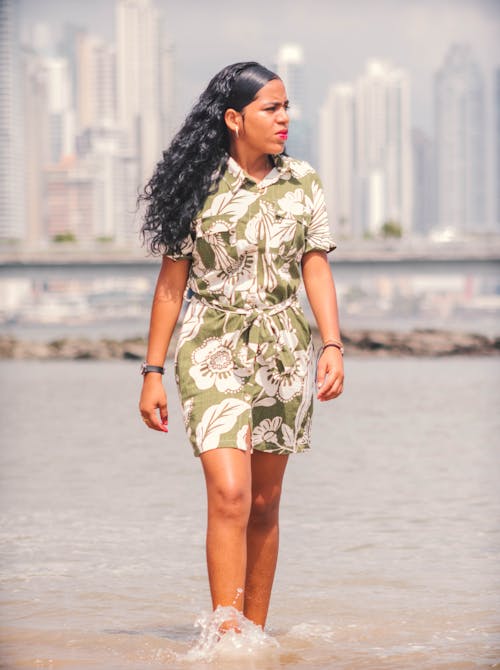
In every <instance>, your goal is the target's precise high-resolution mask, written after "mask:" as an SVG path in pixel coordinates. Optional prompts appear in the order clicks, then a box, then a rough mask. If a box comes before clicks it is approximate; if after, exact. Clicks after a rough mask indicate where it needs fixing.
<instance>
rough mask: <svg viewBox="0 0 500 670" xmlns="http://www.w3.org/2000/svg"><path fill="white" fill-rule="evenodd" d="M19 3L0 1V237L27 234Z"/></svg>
mask: <svg viewBox="0 0 500 670" xmlns="http://www.w3.org/2000/svg"><path fill="white" fill-rule="evenodd" d="M18 11H19V3H18V2H14V0H2V1H1V2H0V239H3V240H19V239H22V238H24V236H25V222H24V198H23V197H20V196H21V194H22V192H23V190H22V186H23V143H22V137H23V133H22V130H23V128H22V113H21V112H22V107H21V84H20V82H21V59H20V49H19V37H18Z"/></svg>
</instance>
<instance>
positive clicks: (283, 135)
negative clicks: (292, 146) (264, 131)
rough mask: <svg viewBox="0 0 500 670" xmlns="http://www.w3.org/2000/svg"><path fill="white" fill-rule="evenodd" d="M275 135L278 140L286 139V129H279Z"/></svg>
mask: <svg viewBox="0 0 500 670" xmlns="http://www.w3.org/2000/svg"><path fill="white" fill-rule="evenodd" d="M276 135H277V136H278V137H279V138H280V140H286V139H287V138H288V131H287V130H281V131H280V132H279V133H276Z"/></svg>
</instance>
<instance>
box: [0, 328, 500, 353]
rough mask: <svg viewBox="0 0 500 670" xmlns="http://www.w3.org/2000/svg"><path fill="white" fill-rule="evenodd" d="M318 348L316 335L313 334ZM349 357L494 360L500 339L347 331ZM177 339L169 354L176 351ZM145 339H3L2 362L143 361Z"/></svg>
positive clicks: (0, 345)
mask: <svg viewBox="0 0 500 670" xmlns="http://www.w3.org/2000/svg"><path fill="white" fill-rule="evenodd" d="M313 337H314V340H315V343H316V344H319V335H318V333H317V331H314V332H313ZM342 338H343V341H344V344H345V349H346V355H352V356H430V357H438V356H492V355H499V354H500V337H487V336H486V335H478V334H474V333H456V332H450V331H446V330H434V329H416V330H412V331H409V332H396V331H383V330H353V331H351V330H345V331H343V333H342ZM175 344H176V337H174V339H173V341H172V344H171V347H170V353H172V352H173V351H174V349H175ZM145 354H146V340H145V339H144V338H129V339H124V340H111V339H99V340H91V339H85V338H78V337H74V338H64V339H58V340H53V341H51V342H30V341H26V340H19V339H16V338H14V337H9V336H0V358H2V359H15V360H16V359H17V360H25V359H31V360H33V359H37V360H44V359H49V360H50V359H65V360H111V359H122V360H123V359H125V360H126V359H129V360H143V359H144V356H145Z"/></svg>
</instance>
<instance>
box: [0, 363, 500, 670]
mask: <svg viewBox="0 0 500 670" xmlns="http://www.w3.org/2000/svg"><path fill="white" fill-rule="evenodd" d="M137 368H138V366H137V364H136V363H133V362H119V361H116V362H89V361H72V362H65V361H50V362H22V361H2V362H0V378H1V403H0V407H1V422H0V440H1V451H0V459H1V467H0V476H1V488H0V496H1V501H0V502H1V507H0V511H1V537H0V577H1V581H0V584H1V596H0V597H1V600H0V617H1V639H0V667H1V668H8V669H9V670H10V669H11V668H12V669H14V668H58V669H64V668H68V669H80V668H85V669H86V668H99V669H103V670H145V669H154V668H171V669H172V670H180V669H186V670H189V669H190V668H193V669H196V670H198V669H203V668H207V669H212V668H224V669H226V668H228V669H230V668H231V669H232V668H236V667H237V668H238V669H242V670H246V669H257V668H259V670H271V669H275V668H280V669H281V668H286V669H289V670H305V669H314V670H321V669H325V670H326V669H328V670H336V669H338V670H357V669H362V668H366V669H368V668H369V669H370V670H379V669H380V670H385V669H391V670H403V669H404V670H426V669H434V668H439V669H444V668H447V669H450V670H451V669H453V670H462V669H464V670H465V669H469V668H500V560H499V558H500V521H499V519H500V486H499V481H500V449H499V435H500V415H499V413H498V397H499V388H500V359H491V358H490V359H471V358H453V359H450V358H448V359H377V358H370V359H366V358H364V359H355V358H353V359H350V358H347V359H346V386H345V392H344V395H343V396H342V397H341V398H339V399H338V400H336V401H333V402H331V403H325V404H317V405H316V409H315V425H314V434H313V449H312V450H311V452H309V453H306V454H300V455H296V456H292V457H291V458H290V462H289V466H288V470H287V473H286V475H285V484H284V493H283V500H282V508H281V509H282V512H281V547H280V557H279V563H278V571H277V575H276V581H275V586H274V591H273V599H272V602H271V609H270V614H269V620H268V627H267V628H266V631H265V632H263V631H262V630H261V629H260V628H257V627H255V626H253V625H252V624H251V623H250V622H246V621H242V622H241V626H242V634H241V635H239V636H236V635H233V636H232V635H229V636H226V637H225V638H224V639H223V640H222V642H220V643H218V644H216V643H215V641H214V631H215V629H216V625H217V616H218V614H217V613H216V614H215V615H211V614H210V599H209V591H208V585H207V578H206V571H205V557H204V532H205V498H204V496H205V492H204V483H203V477H202V473H201V467H200V463H199V461H198V460H197V459H195V458H194V457H193V456H192V454H191V451H190V447H189V444H188V442H187V440H186V438H185V436H184V433H183V428H182V423H181V419H180V410H179V404H178V400H177V395H176V390H175V387H174V385H173V382H172V369H171V363H169V366H168V374H167V378H166V385H167V392H168V395H169V399H170V432H169V433H168V434H166V435H163V434H160V433H154V432H150V431H148V430H147V429H146V428H145V427H144V426H143V424H142V422H141V420H140V418H139V414H138V410H137V404H138V395H139V391H140V384H141V379H140V376H139V373H138V369H137Z"/></svg>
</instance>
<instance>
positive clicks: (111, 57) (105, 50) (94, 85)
mask: <svg viewBox="0 0 500 670" xmlns="http://www.w3.org/2000/svg"><path fill="white" fill-rule="evenodd" d="M76 40H77V45H76V109H77V126H78V129H79V131H80V132H81V131H83V130H85V129H86V128H98V127H107V128H110V127H113V126H115V125H116V59H115V49H114V47H113V46H112V45H111V44H108V43H107V42H105V41H104V40H102V39H101V38H99V37H95V36H94V35H89V34H88V33H79V34H78V35H77V36H76Z"/></svg>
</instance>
